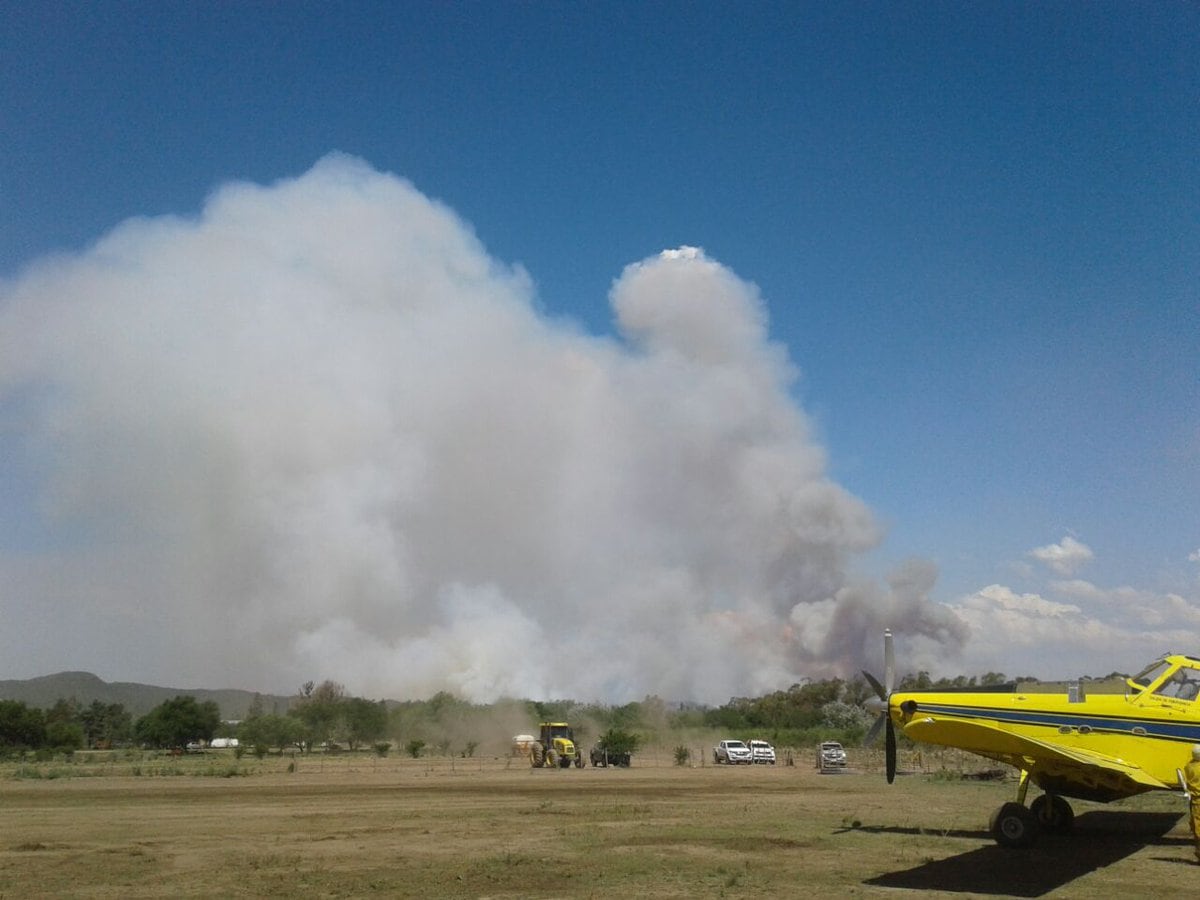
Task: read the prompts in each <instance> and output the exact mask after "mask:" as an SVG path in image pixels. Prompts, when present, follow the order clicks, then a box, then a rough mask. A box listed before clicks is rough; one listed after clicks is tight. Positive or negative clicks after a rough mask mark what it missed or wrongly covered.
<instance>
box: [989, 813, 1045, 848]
mask: <svg viewBox="0 0 1200 900" xmlns="http://www.w3.org/2000/svg"><path fill="white" fill-rule="evenodd" d="M989 830H990V831H991V832H992V837H994V838H995V839H996V843H997V844H999V845H1000V846H1001V847H1028V846H1029V845H1030V844H1032V843H1033V842H1034V840H1035V839H1036V838H1037V836H1038V820H1037V817H1036V816H1035V815H1034V814H1033V813H1032V812H1030V811H1029V810H1028V809H1026V808H1025V807H1024V806H1022V805H1021V804H1020V803H1005V804H1004V805H1003V806H1001V807H1000V808H999V809H998V810H996V814H995V815H993V816H992V821H991V825H990V829H989Z"/></svg>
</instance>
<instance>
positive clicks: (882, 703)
mask: <svg viewBox="0 0 1200 900" xmlns="http://www.w3.org/2000/svg"><path fill="white" fill-rule="evenodd" d="M863 676H864V677H865V678H866V679H867V683H868V684H869V685H871V687H872V688H873V689H874V691H875V693H876V694H877V695H878V696H877V697H870V698H868V699H867V702H866V703H864V704H863V705H864V706H865V707H866V708H867V710H869V711H870V712H874V713H878V714H879V717H878V718H877V719H876V720H875V723H874V724H873V725H872V726H871V730H870V731H868V732H867V737H866V741H865V743H866V744H867V746H868V747H869V746H872V745H873V744H874V743H875V741H877V740H878V739H879V732H880V730H883V731H884V734H885V740H884V754H885V756H884V758H885V759H886V761H887V780H888V784H891V783H892V782H893V781H895V780H896V726H895V725H893V724H892V717H891V715H890V714H889V712H888V701H889V699H890V698H891V696H892V689H893V688H894V687H895V684H896V658H895V654H894V651H893V650H892V630H891V629H890V628H889V629H887V630H886V631H884V632H883V684H880V683H879V680H878V679H877V678H876V677H875V676H874V675H872V674H871V673H870V672H868V671H866V670H865V669H864V670H863Z"/></svg>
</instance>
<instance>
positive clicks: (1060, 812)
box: [1029, 794, 1075, 834]
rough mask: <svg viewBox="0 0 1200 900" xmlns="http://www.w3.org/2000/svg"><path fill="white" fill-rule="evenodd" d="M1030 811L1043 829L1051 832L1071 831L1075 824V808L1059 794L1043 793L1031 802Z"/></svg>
mask: <svg viewBox="0 0 1200 900" xmlns="http://www.w3.org/2000/svg"><path fill="white" fill-rule="evenodd" d="M1029 811H1030V812H1031V813H1033V815H1034V817H1035V818H1036V819H1037V820H1038V824H1039V825H1041V826H1042V830H1043V831H1046V832H1049V833H1051V834H1054V833H1062V832H1066V831H1070V830H1071V826H1072V825H1074V824H1075V810H1073V809H1071V804H1070V803H1068V802H1067V801H1066V800H1064V799H1063V798H1062V797H1060V796H1058V794H1042V796H1040V797H1038V798H1037V799H1036V800H1034V801H1033V803H1031V804H1029Z"/></svg>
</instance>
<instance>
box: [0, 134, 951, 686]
mask: <svg viewBox="0 0 1200 900" xmlns="http://www.w3.org/2000/svg"><path fill="white" fill-rule="evenodd" d="M2 290H3V296H2V297H0V413H2V414H3V415H5V416H6V418H8V419H9V422H8V423H6V424H7V426H8V428H9V429H10V430H12V429H13V428H16V427H18V426H16V425H14V424H13V420H14V419H15V418H16V417H20V420H21V421H20V425H19V427H20V429H21V432H22V434H23V435H25V436H27V437H28V443H27V444H26V445H25V447H24V449H25V451H26V456H25V458H24V461H23V463H21V464H20V466H19V469H20V472H21V473H22V475H23V477H29V478H33V479H35V481H34V486H33V488H32V489H33V491H34V493H35V495H36V497H37V501H38V504H39V507H38V512H39V514H40V515H41V516H43V517H44V521H43V522H42V523H41V524H40V525H39V527H38V529H37V531H38V533H39V534H40V535H41V538H40V539H39V540H38V541H37V542H36V543H37V546H36V547H35V548H33V549H32V550H31V549H29V548H25V549H24V550H23V551H22V553H21V554H20V555H18V554H17V553H16V552H12V553H9V554H8V555H7V556H6V557H5V558H4V559H3V561H2V565H3V571H2V573H0V574H2V575H3V578H2V581H3V584H4V585H5V587H4V588H3V590H4V592H5V596H4V603H5V606H6V609H7V615H8V617H9V622H8V623H7V624H6V627H5V629H4V636H3V638H0V642H2V645H3V651H4V654H5V656H6V657H8V658H10V659H25V660H30V659H40V660H42V661H44V664H43V666H42V668H43V669H47V670H48V669H50V668H51V667H53V668H66V667H70V668H92V669H93V670H96V671H100V672H105V673H114V674H115V675H117V676H118V677H122V678H129V679H138V680H159V681H165V682H166V683H170V684H179V683H191V684H195V685H213V684H217V683H220V684H231V685H237V686H244V687H251V688H258V689H262V690H290V689H292V688H294V687H295V686H296V685H297V684H299V683H300V682H301V681H302V680H306V679H308V678H315V679H321V678H326V677H328V678H334V679H336V680H338V681H341V682H343V683H344V684H346V686H347V687H348V688H349V689H350V690H352V691H354V692H357V693H362V694H365V695H368V696H377V697H383V696H388V697H404V696H425V695H428V694H429V693H431V692H433V691H436V690H440V689H446V690H450V691H453V692H455V693H457V694H459V695H461V696H464V697H467V698H470V699H474V700H490V699H493V698H495V697H497V696H501V695H513V696H530V697H565V696H571V697H577V698H580V699H601V700H614V701H624V700H627V699H631V698H640V697H642V696H644V695H646V694H650V693H657V694H659V695H661V696H664V697H668V698H679V699H685V698H690V699H697V700H704V701H713V702H721V701H724V700H726V699H728V697H730V696H731V695H735V694H754V693H759V692H762V691H767V690H773V689H777V688H784V687H787V686H788V685H790V684H791V683H793V682H795V681H797V680H798V679H799V678H801V677H803V676H805V675H809V676H816V675H826V674H831V673H836V672H848V670H849V669H850V668H851V667H852V666H853V665H854V664H856V663H859V662H861V661H862V657H863V656H864V654H868V655H869V656H870V658H871V659H875V658H876V656H877V654H878V650H877V644H878V633H879V631H880V630H881V629H882V627H883V624H885V623H886V624H892V625H896V624H897V623H896V621H895V620H894V619H892V618H891V617H892V616H894V615H896V613H897V612H898V611H900V612H903V618H904V627H906V628H907V629H909V630H910V631H911V632H912V633H919V634H924V635H926V636H928V637H929V638H931V639H936V640H944V641H947V642H949V643H952V644H953V643H957V642H960V641H961V640H962V637H963V632H962V628H961V626H960V625H959V624H958V623H957V620H956V619H955V618H954V617H953V616H952V615H951V614H950V613H949V612H947V611H946V610H945V608H944V607H939V606H937V605H934V604H930V603H929V602H928V601H927V599H926V594H927V592H928V588H929V586H930V584H931V583H932V582H931V577H929V576H928V574H927V573H918V575H917V576H916V577H908V576H898V578H897V580H896V583H895V584H893V585H892V586H891V588H890V589H886V588H880V587H876V586H872V585H865V586H864V585H862V584H855V583H853V582H852V581H851V580H850V579H849V578H848V567H849V564H850V562H851V561H852V560H853V558H854V557H855V555H856V554H859V553H861V552H862V551H864V550H866V549H868V548H870V547H872V546H873V545H874V543H875V542H876V541H877V539H878V534H877V528H876V525H875V523H874V521H873V519H872V516H871V514H870V512H869V510H868V509H867V508H866V507H865V506H864V504H863V503H861V502H860V501H859V500H857V499H856V498H855V497H853V496H851V495H849V494H848V493H847V492H846V491H845V490H843V489H842V488H840V487H839V486H838V485H836V484H834V483H832V482H831V481H830V480H829V479H828V477H827V476H826V474H825V458H824V453H823V451H822V449H821V448H820V447H819V446H818V445H817V444H816V443H815V442H814V440H813V438H812V436H811V435H810V433H809V429H808V426H807V423H806V420H805V417H804V415H803V413H802V411H801V410H800V409H799V408H797V406H796V404H795V401H794V399H793V397H792V396H791V394H790V392H789V391H790V387H791V384H792V380H793V377H794V374H793V370H792V366H791V363H790V362H789V360H788V357H787V353H786V352H785V350H784V348H783V347H782V346H780V345H777V344H774V343H772V342H771V341H770V340H769V338H768V334H767V321H766V313H765V308H764V305H763V302H762V301H761V299H760V298H759V296H758V294H757V291H756V289H755V288H754V287H753V286H752V285H750V284H748V283H746V282H744V281H742V280H740V279H739V278H738V277H737V276H736V275H734V274H733V273H732V272H731V271H729V270H728V269H726V268H725V267H723V266H721V265H720V264H719V263H717V262H715V261H713V260H711V259H709V258H707V257H706V256H705V255H704V253H703V252H702V251H699V250H695V249H692V248H681V249H679V250H675V251H669V252H665V253H663V254H661V255H659V256H656V257H651V258H649V259H647V260H645V261H643V262H640V263H636V264H634V265H631V266H629V267H628V268H626V270H625V271H624V272H623V273H622V274H621V276H620V277H619V278H618V279H617V281H616V282H615V283H614V285H613V289H612V304H613V308H614V310H615V314H616V317H617V325H618V330H619V334H620V338H618V339H611V338H602V337H593V336H588V335H585V334H581V333H579V331H578V330H573V329H572V328H570V327H568V326H566V325H564V324H562V323H560V322H554V321H550V320H548V319H546V318H545V317H543V316H541V315H539V314H538V313H537V312H536V310H535V309H534V306H533V305H532V302H531V300H532V296H533V289H532V287H531V284H530V280H529V278H528V277H527V276H526V275H525V274H524V272H522V271H521V270H519V269H514V268H511V267H507V266H505V265H502V264H500V263H497V262H496V261H495V260H493V259H491V258H490V257H489V256H488V255H487V253H486V252H485V250H484V248H483V247H482V246H481V245H480V243H479V241H478V240H476V238H475V237H474V236H473V235H472V233H471V231H470V229H469V228H467V227H466V226H465V225H464V224H463V223H462V222H461V221H460V220H459V219H458V218H457V217H456V216H455V215H454V214H453V213H452V212H451V211H449V210H447V209H446V208H444V207H442V206H440V205H438V204H437V203H434V202H432V201H430V200H429V199H427V198H426V197H424V196H423V195H421V194H420V193H419V192H418V191H416V190H415V189H414V188H413V187H412V186H411V185H409V184H408V183H406V182H404V181H403V180H401V179H398V178H396V177H393V176H391V175H387V174H381V173H379V172H377V171H375V170H373V169H372V168H370V167H369V166H367V165H366V164H364V163H362V162H360V161H357V160H354V159H351V158H348V157H345V156H331V157H328V158H326V159H325V160H323V161H321V162H320V163H319V164H318V165H317V166H316V167H315V168H313V169H312V170H311V171H310V172H308V173H307V174H305V175H304V176H302V177H300V178H298V179H295V180H291V181H286V182H281V183H279V184H276V185H274V186H271V187H259V186H254V185H247V184H235V185H229V186H226V187H224V188H222V189H221V190H220V191H218V192H217V193H216V194H215V195H214V196H213V197H212V198H211V200H210V201H209V203H208V204H207V206H206V208H205V210H204V211H203V214H202V215H201V216H200V217H199V218H198V219H194V220H192V219H152V220H139V221H130V222H126V223H124V224H123V225H122V226H120V227H119V228H117V229H116V230H115V231H114V232H112V233H111V234H110V235H108V236H107V237H105V238H104V239H103V240H102V241H100V242H99V243H98V244H97V245H96V246H94V247H93V248H91V249H90V250H88V251H87V252H85V253H82V254H78V255H76V256H73V257H65V258H54V259H47V260H43V261H42V262H40V263H39V264H38V265H36V266H35V267H33V268H31V269H30V270H29V271H27V272H26V273H24V274H23V275H22V276H21V277H20V278H18V279H16V280H15V281H13V282H11V283H9V284H7V285H5V286H4V287H3V288H2ZM13 471H16V464H15V463H14V469H13ZM909 574H910V575H911V573H909Z"/></svg>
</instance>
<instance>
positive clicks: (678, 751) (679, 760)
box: [675, 744, 692, 766]
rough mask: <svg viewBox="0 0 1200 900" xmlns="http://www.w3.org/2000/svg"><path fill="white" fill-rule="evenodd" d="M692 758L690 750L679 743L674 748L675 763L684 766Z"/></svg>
mask: <svg viewBox="0 0 1200 900" xmlns="http://www.w3.org/2000/svg"><path fill="white" fill-rule="evenodd" d="M691 760H692V751H691V750H689V749H688V748H687V747H685V746H683V745H682V744H680V745H679V746H678V747H676V748H675V765H677V766H686V765H687V764H688V763H689V762H691Z"/></svg>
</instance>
